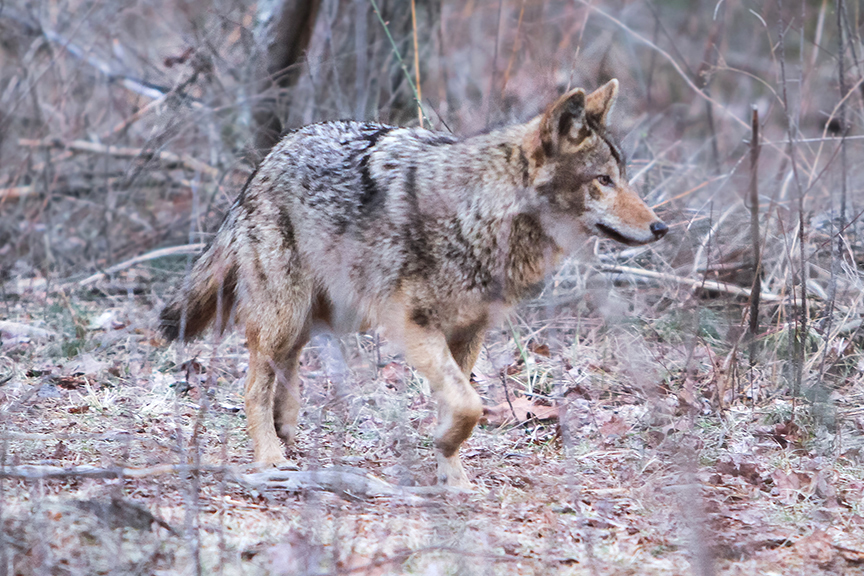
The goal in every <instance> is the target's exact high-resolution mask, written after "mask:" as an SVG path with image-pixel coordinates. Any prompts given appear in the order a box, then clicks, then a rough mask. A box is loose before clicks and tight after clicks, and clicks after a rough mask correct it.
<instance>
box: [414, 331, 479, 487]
mask: <svg viewBox="0 0 864 576" xmlns="http://www.w3.org/2000/svg"><path fill="white" fill-rule="evenodd" d="M403 336H404V344H405V355H406V357H407V360H408V362H409V363H410V364H411V365H412V366H414V367H415V368H416V369H417V370H418V371H419V372H420V373H421V374H423V375H424V376H425V377H426V378H427V379H428V380H429V384H430V386H431V388H432V393H433V394H434V395H435V399H436V401H437V402H438V426H437V429H436V431H435V457H436V458H437V460H438V482H439V483H441V484H445V485H447V486H456V487H460V488H470V487H471V482H470V481H469V480H468V476H467V475H466V474H465V469H464V468H463V467H462V462H461V461H460V460H459V447H460V446H461V445H462V442H464V441H465V440H466V439H467V438H468V437H469V436H470V435H471V431H472V430H474V426H475V425H476V424H477V421H478V420H479V419H480V416H481V415H482V414H483V403H482V402H481V401H480V396H479V395H478V394H477V392H475V391H474V389H473V388H472V387H471V384H470V382H469V381H468V378H467V377H466V376H465V374H464V372H463V371H462V369H461V368H460V367H459V365H458V364H457V363H456V361H455V360H454V359H453V356H452V355H451V353H450V349H449V347H448V346H447V340H446V339H445V337H444V334H442V333H441V332H440V331H439V330H435V329H432V328H430V327H424V326H420V325H418V324H417V323H415V322H413V321H411V320H409V321H408V322H406V325H405V328H404V332H403Z"/></svg>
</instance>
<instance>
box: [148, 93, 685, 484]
mask: <svg viewBox="0 0 864 576" xmlns="http://www.w3.org/2000/svg"><path fill="white" fill-rule="evenodd" d="M617 95H618V81H617V80H612V81H610V82H608V83H607V84H605V85H604V86H603V87H601V88H599V89H597V90H596V91H594V92H592V93H590V94H588V95H586V93H585V91H584V90H582V89H575V90H571V91H569V92H567V93H566V94H564V95H563V96H561V97H560V98H558V100H557V101H555V102H554V103H553V104H552V105H551V106H550V107H549V108H548V109H547V110H546V111H545V112H544V113H543V114H541V115H540V116H538V117H536V118H534V119H533V120H531V121H530V122H528V123H527V124H520V125H517V126H510V127H507V128H503V129H500V130H495V131H492V132H489V133H487V134H482V135H479V136H474V137H470V138H464V139H463V138H457V137H455V136H452V135H450V134H446V133H440V132H433V131H429V130H424V129H421V128H399V127H394V126H387V125H383V124H377V123H371V122H350V121H340V122H325V123H322V124H314V125H311V126H306V127H304V128H301V129H299V130H297V131H295V132H291V133H289V134H287V135H285V136H284V137H283V138H282V140H281V141H280V142H279V144H277V145H276V147H275V148H274V149H273V150H272V151H271V152H270V154H269V155H268V156H267V157H266V158H265V159H264V161H263V162H262V164H261V166H260V167H259V169H258V170H257V171H256V172H255V173H254V174H252V176H251V177H250V178H249V180H248V182H247V183H246V185H245V187H244V188H243V190H242V192H241V193H240V196H239V197H238V198H237V200H236V201H235V202H234V204H233V205H232V206H231V208H230V210H229V211H228V214H227V215H226V216H225V219H224V221H223V222H222V224H221V226H220V227H219V230H218V232H217V233H216V236H215V238H214V239H213V241H212V242H211V243H210V245H209V247H208V248H207V249H206V251H205V252H204V253H203V255H202V256H201V257H200V258H199V259H198V261H197V262H196V263H195V265H194V267H193V268H192V271H191V274H190V276H189V278H188V279H187V282H186V285H185V286H184V287H183V289H181V290H180V291H179V293H178V294H177V295H176V296H175V297H174V299H173V300H172V301H171V302H170V303H169V304H168V305H167V306H166V308H165V309H164V310H163V311H162V313H161V316H160V319H161V330H162V332H163V334H164V335H165V336H166V338H167V339H168V340H175V339H178V338H180V339H189V338H192V337H194V336H196V335H198V334H200V333H201V332H202V331H203V330H204V329H205V328H206V327H207V325H208V324H210V323H211V322H213V321H214V320H215V324H216V329H217V330H223V329H224V328H225V326H226V323H227V321H228V318H229V316H230V315H231V312H232V310H234V308H235V306H236V318H237V319H238V320H239V321H241V322H242V323H244V324H245V329H246V338H247V345H248V347H249V355H250V358H249V373H248V375H247V379H246V389H245V405H246V418H247V421H248V430H249V436H250V437H251V438H252V440H253V443H254V450H255V460H256V461H257V462H260V463H265V464H280V463H284V462H285V461H286V459H285V448H284V447H283V446H282V442H281V441H280V439H281V440H282V441H284V442H285V443H291V442H292V441H293V439H294V433H295V427H296V425H297V417H298V412H299V409H300V398H299V384H300V382H299V378H298V374H297V366H298V357H299V355H300V352H301V350H302V348H303V346H304V345H305V344H306V342H307V341H308V340H309V338H310V332H311V331H312V329H313V326H315V325H317V324H323V325H324V326H325V327H329V328H330V329H333V330H335V331H337V332H346V331H348V332H350V331H358V330H368V329H371V328H375V327H377V326H381V327H383V329H384V331H385V334H386V335H387V337H388V338H389V339H391V340H392V341H394V342H396V343H398V344H399V345H401V349H402V350H403V351H404V354H405V357H406V359H407V361H408V362H409V363H410V364H411V365H413V366H414V367H415V368H416V369H417V370H418V371H419V372H420V373H421V374H422V375H424V376H425V377H426V378H427V379H428V380H429V383H430V385H431V388H432V391H433V394H434V396H435V398H436V401H437V404H438V424H437V428H436V431H435V435H434V440H435V443H434V445H435V454H436V458H437V462H438V481H439V482H440V483H442V484H445V485H448V486H459V487H467V486H470V485H471V484H470V482H469V479H468V476H467V475H466V473H465V470H464V468H463V467H462V463H461V462H460V460H459V447H460V445H461V444H462V442H463V441H465V440H466V439H467V438H468V437H469V436H470V435H471V432H472V430H473V429H474V426H475V424H476V423H477V421H478V420H479V418H480V417H481V415H482V413H483V404H482V402H481V400H480V396H479V395H478V394H477V392H475V391H474V389H473V388H472V386H471V383H470V381H469V379H470V376H471V368H472V367H473V365H474V362H475V360H476V359H477V355H478V353H479V351H480V347H481V345H482V342H483V338H484V334H485V330H486V328H487V326H489V325H490V324H493V323H495V322H496V321H498V320H499V319H501V318H502V316H503V315H505V314H506V313H507V311H508V310H509V309H510V308H511V307H512V306H513V305H515V304H516V303H517V302H519V301H520V300H521V299H523V298H525V297H526V296H529V295H531V294H536V293H537V290H538V288H539V287H542V283H543V281H544V278H545V277H546V275H547V273H549V272H551V271H552V270H553V269H554V267H555V265H556V263H557V262H558V261H559V259H560V258H561V257H562V256H565V255H567V254H568V253H571V252H573V251H574V249H575V248H576V247H577V246H578V245H579V244H584V242H585V239H586V235H591V234H599V235H601V236H606V237H608V238H612V239H614V240H617V241H619V242H622V243H624V244H628V245H638V244H646V243H648V242H653V241H655V240H658V239H660V238H662V237H663V236H664V235H665V234H666V232H667V230H668V228H667V226H666V224H664V223H663V222H662V221H660V220H659V219H658V218H657V216H656V215H655V214H654V212H653V211H652V210H651V208H649V207H648V206H647V205H646V204H645V203H644V202H643V201H642V200H641V199H640V198H639V196H637V194H636V193H635V192H634V191H633V189H632V188H631V187H630V186H629V184H628V182H627V176H626V166H625V161H624V157H623V155H622V153H621V151H620V150H619V148H618V146H617V145H616V144H615V141H614V140H613V138H612V137H611V135H610V134H609V132H608V131H607V119H608V116H609V111H610V110H611V109H612V106H613V104H614V103H615V100H616V98H617Z"/></svg>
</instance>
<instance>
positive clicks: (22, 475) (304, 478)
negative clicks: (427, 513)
mask: <svg viewBox="0 0 864 576" xmlns="http://www.w3.org/2000/svg"><path fill="white" fill-rule="evenodd" d="M201 472H208V473H214V474H226V475H227V477H228V479H229V480H232V481H234V482H237V483H238V484H240V485H242V486H245V487H246V488H249V489H253V490H259V491H260V490H284V491H286V492H302V491H306V490H319V491H325V492H333V493H335V494H339V495H342V496H345V497H348V498H354V499H356V498H376V497H379V496H424V495H427V496H428V495H435V494H445V493H448V492H452V491H453V489H452V488H447V487H441V486H397V485H395V484H391V483H389V482H387V481H385V480H382V479H380V478H377V477H375V476H373V475H371V474H368V473H366V472H364V471H363V470H360V469H357V468H351V467H346V466H334V467H332V468H327V469H322V470H281V469H278V468H270V469H267V470H263V471H260V472H254V473H251V474H244V473H243V472H242V471H240V470H239V469H237V468H234V467H231V466H207V465H204V466H188V465H182V464H161V465H159V466H151V467H149V468H123V467H119V466H118V467H113V468H99V467H96V466H72V467H69V468H61V467H59V466H47V465H21V466H7V467H0V478H8V479H14V480H58V479H68V478H94V479H99V478H149V477H153V476H165V475H168V474H183V475H188V474H198V473H201Z"/></svg>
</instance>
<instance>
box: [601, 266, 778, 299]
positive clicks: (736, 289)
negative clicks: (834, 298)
mask: <svg viewBox="0 0 864 576" xmlns="http://www.w3.org/2000/svg"><path fill="white" fill-rule="evenodd" d="M600 270H601V271H602V272H611V273H613V274H632V275H633V276H642V277H644V278H654V279H655V280H666V281H669V282H675V283H676V284H684V285H685V286H690V287H692V288H701V289H703V290H713V291H715V292H723V293H725V294H731V295H733V296H744V297H745V298H749V297H750V290H749V289H748V288H742V287H741V286H734V285H731V284H726V283H725V282H717V281H714V280H701V279H700V280H693V279H692V278H684V277H682V276H675V275H674V274H664V273H663V272H654V271H653V270H643V269H641V268H631V267H630V266H608V265H603V266H600ZM759 299H760V300H762V301H763V302H782V301H783V300H784V298H783V297H782V296H777V295H776V294H769V293H767V292H762V293H760V294H759Z"/></svg>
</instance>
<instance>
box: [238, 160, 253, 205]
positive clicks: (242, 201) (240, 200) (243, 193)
mask: <svg viewBox="0 0 864 576" xmlns="http://www.w3.org/2000/svg"><path fill="white" fill-rule="evenodd" d="M257 175H258V168H255V169H254V170H252V173H251V174H249V177H248V178H246V183H245V184H243V188H241V189H240V194H239V195H238V196H237V204H239V205H240V206H243V205H244V204H245V203H246V191H247V190H248V189H249V185H250V184H252V180H253V179H254V178H255V176H257Z"/></svg>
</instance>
